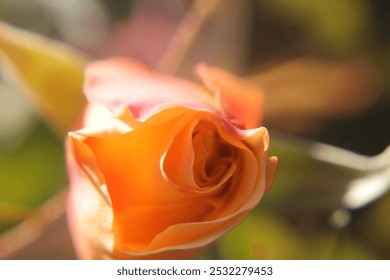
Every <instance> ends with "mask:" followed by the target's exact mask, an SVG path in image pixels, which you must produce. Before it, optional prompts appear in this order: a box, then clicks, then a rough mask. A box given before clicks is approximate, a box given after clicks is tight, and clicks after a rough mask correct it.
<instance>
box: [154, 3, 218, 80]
mask: <svg viewBox="0 0 390 280" xmlns="http://www.w3.org/2000/svg"><path fill="white" fill-rule="evenodd" d="M222 1H223V0H213V1H209V0H196V1H193V4H192V6H191V8H190V10H189V11H188V12H187V14H186V15H185V17H184V18H183V20H182V21H181V23H180V25H179V27H178V29H177V31H176V33H175V34H174V36H173V37H172V39H171V41H170V42H169V43H168V46H167V48H166V49H165V52H164V53H163V55H162V57H161V59H160V61H159V62H158V64H157V66H156V67H155V70H156V71H158V72H162V73H166V74H175V73H176V72H177V70H178V69H179V67H180V65H181V63H182V62H183V60H184V58H185V56H186V54H187V53H188V51H189V50H190V49H191V46H192V45H193V43H194V42H195V40H196V39H197V37H198V35H199V34H200V32H201V30H202V28H203V27H204V25H205V23H206V22H207V20H208V19H210V18H211V17H212V16H213V15H214V13H215V11H216V10H217V8H218V7H219V6H220V4H221V3H222Z"/></svg>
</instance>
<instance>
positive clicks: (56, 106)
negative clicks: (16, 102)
mask: <svg viewBox="0 0 390 280" xmlns="http://www.w3.org/2000/svg"><path fill="white" fill-rule="evenodd" d="M0 55H1V67H2V70H3V72H5V74H6V76H7V77H9V78H11V80H12V81H13V82H15V83H16V85H17V86H18V87H19V88H20V89H22V90H24V91H26V92H28V93H29V94H30V96H31V97H32V99H33V101H34V102H35V104H36V105H37V106H38V109H39V111H40V112H41V113H42V114H43V116H44V117H45V118H46V119H47V120H48V121H49V122H50V123H51V124H52V125H54V127H55V128H56V129H57V130H58V131H59V132H61V133H64V132H66V131H67V130H69V129H70V128H71V127H72V126H73V125H74V123H75V121H76V119H77V117H78V115H79V114H80V112H81V110H82V108H83V105H84V102H85V101H84V97H83V94H82V83H83V68H84V66H85V64H86V59H85V58H84V57H83V56H81V55H80V54H78V53H76V52H75V51H74V50H72V49H71V48H69V47H66V46H65V45H62V44H60V43H58V42H54V41H51V40H49V39H47V38H44V37H42V36H39V35H34V34H32V33H29V32H26V31H22V30H19V29H17V28H14V27H11V26H10V25H7V24H5V23H0Z"/></svg>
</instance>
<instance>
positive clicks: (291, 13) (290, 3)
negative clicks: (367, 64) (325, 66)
mask: <svg viewBox="0 0 390 280" xmlns="http://www.w3.org/2000/svg"><path fill="white" fill-rule="evenodd" d="M265 3H266V4H267V5H268V6H269V7H271V8H273V9H274V10H276V11H278V12H280V13H281V14H283V16H285V17H288V18H294V19H295V20H296V21H298V22H300V23H301V24H302V26H303V27H304V28H305V29H306V32H307V34H308V37H309V39H310V40H311V42H312V43H313V42H314V43H316V44H317V45H318V46H320V47H321V48H323V49H326V50H328V51H333V52H334V53H346V52H353V51H356V50H359V49H361V48H364V47H366V46H368V45H369V43H370V41H371V40H370V39H371V35H372V33H369V32H367V31H368V30H369V28H370V27H371V26H370V25H369V24H370V13H369V12H367V11H368V10H369V7H368V3H369V1H362V0H358V1H355V0H317V1H310V0H277V1H265Z"/></svg>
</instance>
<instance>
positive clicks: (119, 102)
mask: <svg viewBox="0 0 390 280" xmlns="http://www.w3.org/2000/svg"><path fill="white" fill-rule="evenodd" d="M84 91H85V94H86V96H87V98H88V100H89V102H92V103H100V104H103V105H105V106H107V107H109V108H110V109H113V110H115V109H118V108H119V107H121V106H123V105H127V106H128V108H129V109H130V110H131V112H132V114H133V116H134V117H135V118H138V119H140V120H145V119H147V118H148V117H149V116H150V115H151V111H152V110H153V109H155V108H156V107H157V106H162V105H174V106H178V105H181V106H185V107H191V108H198V109H208V110H215V107H214V105H213V100H212V98H211V96H209V95H208V94H207V92H206V91H205V90H204V89H203V88H201V87H200V86H198V85H196V84H194V83H191V82H189V81H186V80H182V79H179V78H174V77H170V76H165V75H162V74H157V73H153V72H152V71H150V70H149V69H148V68H147V67H146V66H145V65H143V64H141V63H139V62H136V61H134V60H131V59H125V58H116V59H109V60H104V61H100V62H95V63H92V64H90V65H89V66H88V68H87V70H86V73H85V85H84Z"/></svg>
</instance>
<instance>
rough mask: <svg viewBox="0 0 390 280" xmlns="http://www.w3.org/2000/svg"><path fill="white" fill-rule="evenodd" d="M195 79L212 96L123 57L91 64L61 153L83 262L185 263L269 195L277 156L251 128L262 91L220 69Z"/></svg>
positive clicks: (201, 71)
mask: <svg viewBox="0 0 390 280" xmlns="http://www.w3.org/2000/svg"><path fill="white" fill-rule="evenodd" d="M197 72H198V75H199V76H200V77H201V78H202V79H203V81H204V83H205V84H206V86H207V87H208V89H206V88H204V87H201V86H199V85H196V84H194V83H191V82H189V81H186V80H182V79H178V78H174V77H169V76H164V75H160V74H156V73H153V72H151V71H150V70H149V69H147V67H146V66H144V65H142V64H140V63H138V62H135V61H133V60H129V59H119V58H118V59H111V60H106V61H102V62H96V63H93V64H92V65H90V66H89V67H88V69H87V71H86V83H85V93H86V96H87V98H88V100H89V104H90V105H89V107H88V108H87V110H86V113H85V117H84V124H83V128H82V129H80V130H77V131H75V132H70V133H69V142H68V147H67V156H68V168H69V173H70V180H71V192H70V199H69V207H68V208H69V222H70V227H71V232H72V235H73V239H74V241H75V245H76V249H77V251H78V253H79V256H80V257H81V258H87V259H91V258H119V259H126V258H129V259H150V258H152V259H156V258H170V259H178V258H188V257H191V256H192V255H193V254H194V253H195V252H197V251H200V250H201V249H202V248H203V247H205V246H207V245H208V244H210V243H212V242H213V241H215V240H216V239H217V238H219V237H220V236H222V235H223V234H224V233H226V232H227V231H229V230H230V229H232V228H234V227H235V226H237V225H238V224H239V223H240V222H241V221H242V220H243V219H244V218H245V216H247V214H248V213H249V212H250V211H251V210H252V209H253V208H254V207H255V206H256V205H257V204H258V203H259V201H260V199H261V198H262V197H263V195H264V194H265V193H266V192H267V191H268V190H269V188H270V186H271V183H272V180H273V176H274V173H275V169H276V158H274V157H273V158H268V156H267V149H268V142H269V138H268V134H267V130H266V129H265V128H264V127H257V128H256V126H257V125H258V122H259V119H260V107H261V106H260V105H261V94H260V92H259V90H258V89H257V88H256V87H254V86H251V85H250V84H247V83H246V82H245V81H243V80H241V79H239V78H236V77H234V76H233V75H231V74H229V73H227V72H225V71H223V70H220V69H217V68H211V67H208V66H205V65H200V66H199V67H198V68H197ZM210 92H214V93H215V96H214V97H216V98H212V96H211V94H210ZM107 108H108V109H107Z"/></svg>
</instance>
